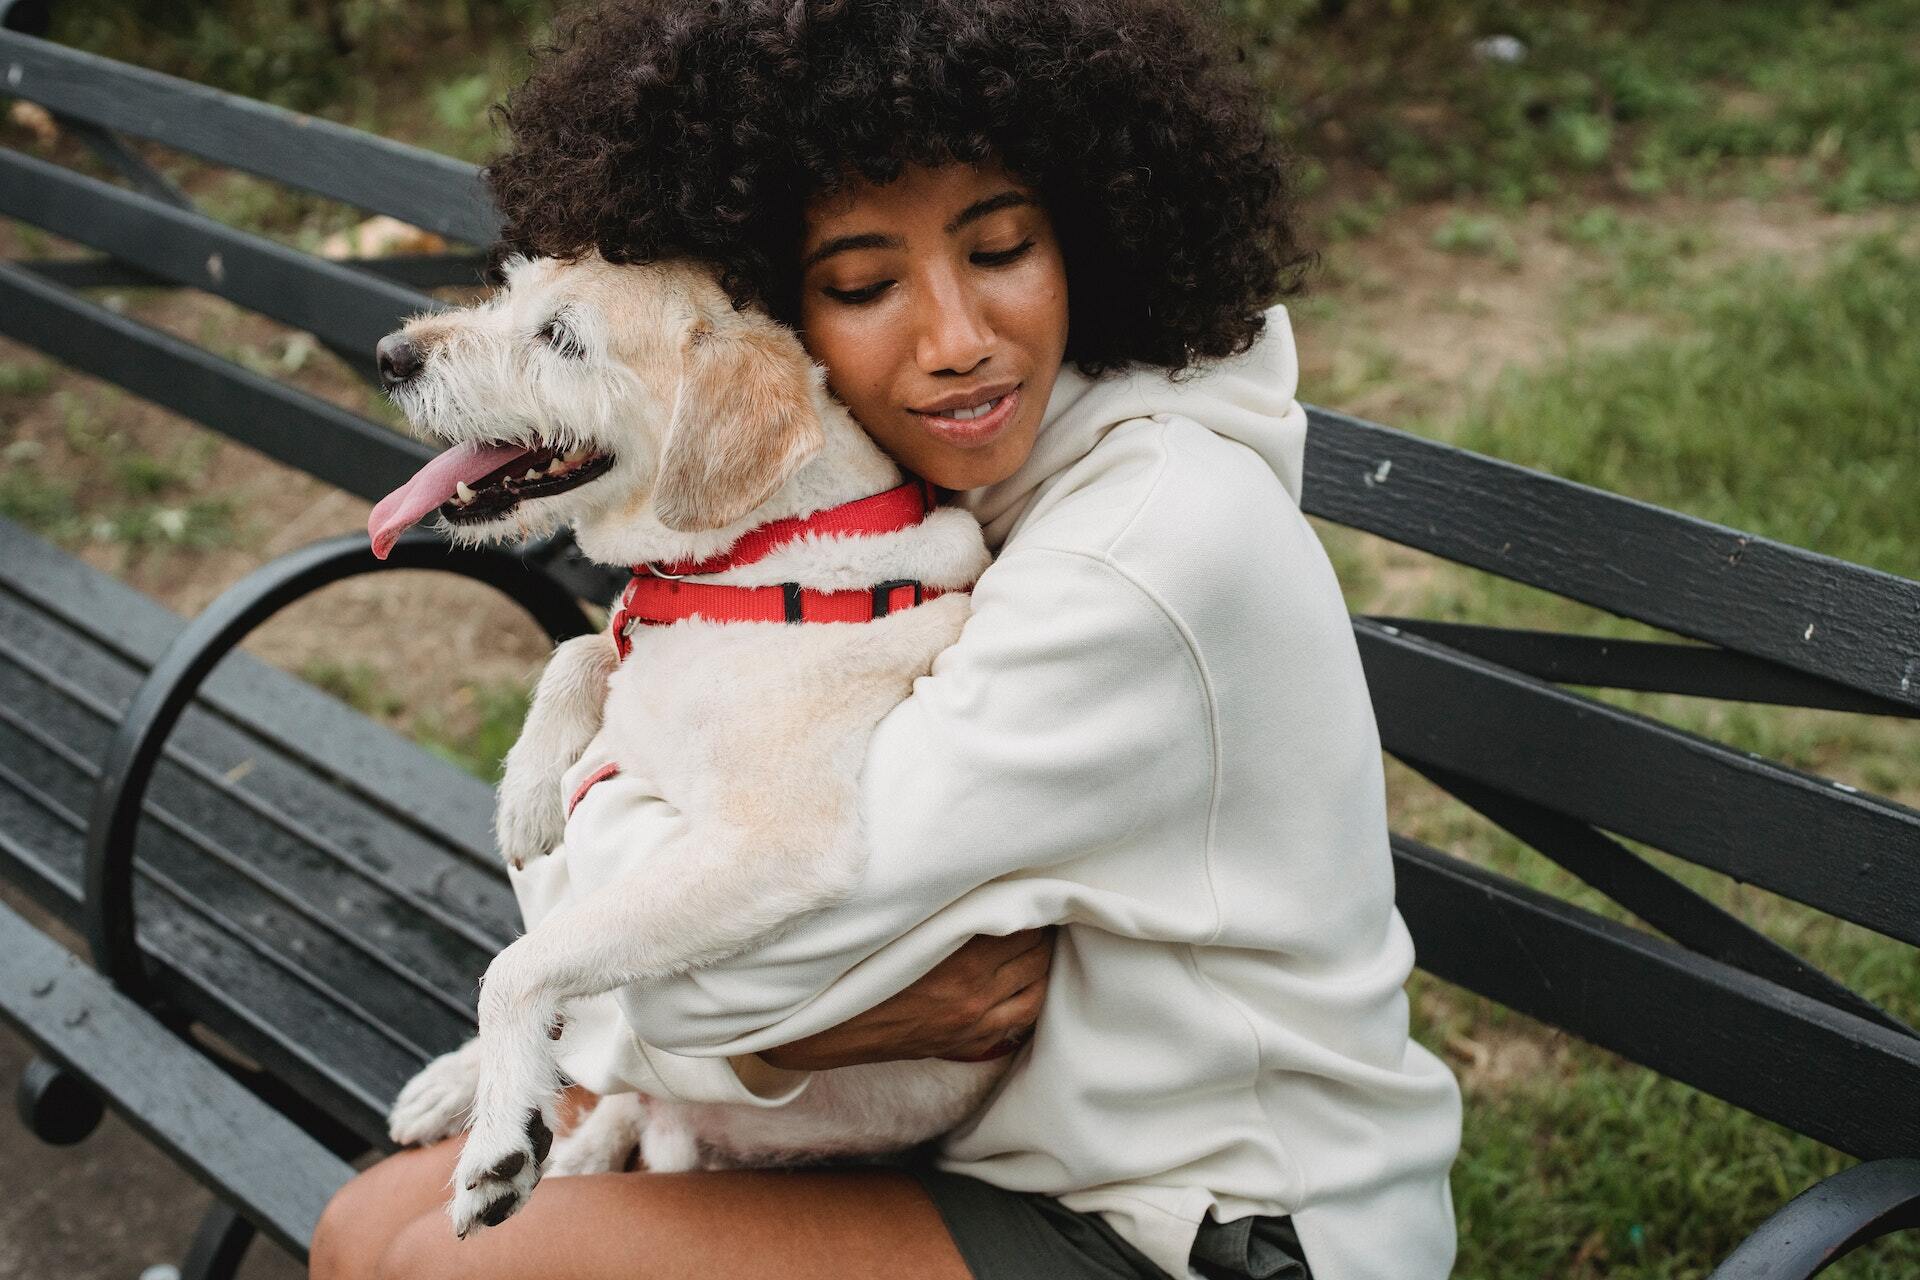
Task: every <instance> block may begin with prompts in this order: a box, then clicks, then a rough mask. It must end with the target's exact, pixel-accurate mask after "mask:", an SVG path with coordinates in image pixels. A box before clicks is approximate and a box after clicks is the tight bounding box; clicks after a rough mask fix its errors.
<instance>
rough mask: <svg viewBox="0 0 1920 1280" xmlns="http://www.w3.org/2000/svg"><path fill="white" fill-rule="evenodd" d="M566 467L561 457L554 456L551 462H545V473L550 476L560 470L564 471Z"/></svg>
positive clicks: (558, 472) (557, 473) (555, 474)
mask: <svg viewBox="0 0 1920 1280" xmlns="http://www.w3.org/2000/svg"><path fill="white" fill-rule="evenodd" d="M566 469H567V464H566V461H565V460H564V459H562V458H555V459H554V460H553V461H552V462H549V463H548V464H547V474H548V475H550V476H557V475H559V474H560V473H561V472H562V471H565V470H566Z"/></svg>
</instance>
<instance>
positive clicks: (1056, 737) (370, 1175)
mask: <svg viewBox="0 0 1920 1280" xmlns="http://www.w3.org/2000/svg"><path fill="white" fill-rule="evenodd" d="M1262 118H1263V108H1262V106H1261V104H1260V103H1259V101H1258V99H1257V97H1256V96H1255V95H1254V94H1253V93H1252V92H1251V90H1250V89H1249V88H1248V87H1247V86H1246V85H1245V84H1244V83H1243V82H1241V81H1240V80H1238V79H1237V78H1235V77H1234V76H1233V75H1231V74H1230V73H1229V71H1228V70H1227V69H1226V67H1225V64H1224V61H1223V58H1222V56H1221V54H1220V52H1219V50H1218V47H1217V45H1216V43H1215V42H1214V40H1213V38H1212V37H1211V36H1210V35H1209V34H1208V33H1207V32H1206V31H1204V30H1203V29H1202V28H1200V27H1198V26H1197V25H1196V24H1195V22H1194V20H1193V19H1192V18H1191V17H1189V16H1188V15H1187V14H1186V12H1185V10H1183V9H1182V8H1180V7H1178V5H1177V0H1071V2H1070V0H844V2H842V3H827V2H813V3H810V2H809V0H778V2H775V0H732V2H730V3H713V4H706V5H699V4H691V5H689V4H683V3H678V2H677V0H652V2H647V0H628V2H624V3H609V4H604V5H602V6H601V7H599V8H596V9H591V10H587V11H584V12H577V13H576V14H574V15H573V17H572V18H571V20H570V21H569V22H568V24H567V25H566V28H565V30H564V31H563V34H562V38H561V40H560V45H559V48H558V49H557V50H556V51H553V52H551V53H550V55H549V56H548V57H547V59H546V60H545V61H544V62H542V63H541V64H540V65H539V66H538V67H537V68H536V70H535V72H534V74H533V76H532V78H531V79H530V80H529V82H528V83H527V84H526V85H525V86H524V87H523V88H522V89H520V90H519V91H518V92H517V93H516V94H515V96H514V97H513V99H512V101H511V112H510V119H511V122H512V125H513V128H514V131H515V142H516V145H515V149H514V150H513V151H512V152H511V154H509V155H508V156H507V157H505V158H504V159H503V160H501V161H500V162H499V163H497V164H496V165H494V166H493V167H492V168H491V169H490V170H489V180H490V182H491V184H492V187H493V189H494V192H495V194H496V196H497V197H498V199H499V201H500V203H501V206H502V208H503V210H504V212H505V214H506V217H507V225H506V235H505V243H506V246H507V247H510V248H514V249H519V250H521V251H524V252H534V253H551V254H562V255H564V254H568V253H575V252H579V251H580V250H582V249H583V248H585V247H587V246H597V247H598V248H599V249H600V250H601V252H603V253H604V254H606V255H607V256H608V257H610V258H616V259H622V258H624V259H650V258H655V257H665V256H673V255H693V256H696V257H700V258H702V259H704V260H706V261H709V262H712V263H714V264H716V265H717V266H718V267H719V268H720V269H721V271H722V276H723V279H724V280H725V282H726V283H727V287H728V288H729V290H730V291H731V292H733V294H734V295H735V297H736V299H737V300H739V301H740V302H742V303H757V304H759V305H763V306H765V307H767V308H768V309H769V310H770V311H771V312H772V313H773V314H775V315H776V316H777V317H779V318H781V319H783V320H785V321H787V322H788V323H790V324H792V325H794V327H795V328H796V329H797V330H798V331H799V332H800V333H801V335H802V338H803V340H804V341H805V343H806V345H807V348H808V350H809V351H810V352H811V353H812V355H813V356H814V358H815V359H816V360H817V361H818V362H819V363H820V364H822V365H823V366H824V367H825V368H826V370H827V372H828V380H829V385H830V387H831V389H832V390H833V391H834V393H835V394H836V395H838V396H839V398H840V399H841V400H842V401H844V402H845V403H846V404H847V405H848V407H849V408H850V409H851V410H852V412H853V414H854V416H855V417H856V419H857V420H858V421H859V422H860V423H861V424H862V426H864V427H865V428H866V429H867V430H868V431H869V432H870V433H871V434H872V435H873V436H874V437H875V439H876V440H878V441H879V442H880V443H881V445H882V446H883V447H885V448H886V449H888V450H889V451H890V452H891V453H892V454H893V455H894V456H895V458H896V459H897V460H898V461H900V462H901V464H902V465H903V466H905V467H907V468H909V469H911V470H913V471H914V472H916V473H918V474H920V475H922V476H925V477H926V478H928V479H930V480H932V481H933V482H935V483H936V484H938V485H940V486H941V487H943V488H944V489H947V490H952V491H955V494H954V498H953V500H954V501H957V502H959V503H961V504H963V505H965V506H967V507H968V508H969V509H970V510H972V511H973V512H974V513H975V514H977V515H978V516H979V517H980V519H981V521H982V523H983V525H984V526H985V528H986V530H987V535H988V543H989V546H991V547H992V548H994V550H995V551H996V553H997V557H998V558H997V559H996V561H995V563H994V564H993V565H992V566H991V567H990V568H989V569H988V570H987V571H986V572H985V573H984V574H983V575H982V577H981V579H980V581H979V583H978V585H977V587H976V588H975V591H974V601H973V610H974V611H973V615H972V618H971V620H970V621H969V623H968V624H967V627H966V629H965V631H964V632H963V634H962V636H961V638H960V640H959V641H958V642H956V644H955V645H954V646H953V647H952V648H951V649H949V650H947V651H946V652H945V653H943V654H942V655H941V656H940V658H939V659H938V660H937V661H936V663H935V666H934V668H933V672H932V674H931V675H930V676H928V677H925V678H923V679H922V680H920V681H918V682H917V683H916V685H915V690H914V693H913V695H912V696H911V697H909V698H908V699H907V700H906V701H905V702H903V703H902V704H901V705H900V706H899V707H898V708H896V710H895V711H894V712H892V713H890V714H889V715H888V716H887V717H886V719H885V720H883V721H882V723H881V724H880V725H879V726H878V728H877V729H876V730H875V733H874V735H873V740H872V745H871V747H870V749H869V753H868V757H867V763H866V768H865V770H864V772H863V774H862V789H863V794H862V808H863V818H864V819H865V822H866V826H867V832H868V837H869V846H870V850H871V864H870V867H869V871H868V874H867V878H866V881H865V882H864V883H863V885H862V886H861V888H860V890H859V891H858V892H856V894H855V895H854V896H853V898H852V899H851V900H850V901H849V902H848V903H846V904H845V905H844V906H840V907H835V908H831V909H829V910H827V911H823V912H821V913H819V914H818V915H817V916H815V917H810V918H809V919H808V920H806V921H804V922H802V923H801V924H800V925H799V926H798V927H797V928H796V929H794V930H793V931H792V932H791V933H789V934H787V935H785V936H783V937H782V938H781V939H779V940H778V941H777V942H775V943H772V944H769V945H768V946H766V947H763V948H760V949H758V950H756V951H754V952H752V953H749V954H747V955H745V956H741V957H737V958H736V959H734V960H732V961H728V962H726V963H724V964H721V965H716V966H713V967H711V968H709V969H705V970H702V971H699V972H698V973H694V974H690V975H687V976H685V977H684V978H681V979H676V980H675V981H673V982H670V983H667V984H664V985H662V986H661V987H660V988H658V990H657V991H655V992H653V993H652V994H651V995H650V996H648V997H647V999H646V1000H645V1001H642V1002H639V1003H630V1004H629V1006H628V1008H629V1015H630V1016H631V1017H633V1018H635V1019H636V1024H635V1031H636V1032H637V1033H638V1034H639V1035H640V1036H641V1037H642V1038H643V1039H645V1040H646V1041H648V1042H649V1043H651V1044H655V1045H658V1046H662V1047H664V1048H666V1049H669V1050H676V1051H678V1052H680V1053H682V1054H686V1055H691V1056H695V1057H700V1058H705V1059H708V1060H709V1062H710V1064H711V1065H713V1066H714V1067H715V1069H716V1070H717V1071H719V1072H721V1073H722V1074H723V1075H724V1076H725V1077H726V1079H727V1081H728V1082H730V1085H731V1088H732V1090H733V1091H734V1092H733V1094H732V1095H729V1096H736V1097H757V1098H760V1099H762V1100H768V1101H773V1100H778V1099H779V1098H781V1097H784V1096H789V1095H791V1094H792V1093H793V1092H795V1091H797V1090H799V1089H803V1088H805V1087H806V1084H807V1079H808V1077H807V1074H806V1073H807V1072H808V1071H810V1070H814V1069H819V1068H823V1067H830V1066H836V1065H842V1064H846V1063H852V1062H860V1061H874V1060H881V1059H887V1058H905V1057H919V1056H934V1055H938V1056H954V1057H964V1056H979V1055H980V1054H981V1053H983V1052H989V1051H992V1050H993V1049H994V1048H996V1046H997V1047H1001V1048H1004V1047H1007V1046H1008V1045H1010V1044H1014V1043H1019V1042H1020V1041H1021V1039H1022V1038H1023V1036H1024V1034H1025V1031H1026V1028H1027V1027H1028V1026H1032V1028H1033V1030H1032V1035H1031V1038H1030V1039H1028V1040H1026V1042H1025V1043H1024V1044H1023V1045H1022V1046H1021V1051H1020V1054H1019V1056H1018V1057H1017V1058H1015V1060H1014V1063H1013V1065H1012V1067H1011V1069H1010V1071H1009V1074H1008V1076H1007V1077H1006V1079H1005V1081H1004V1082H1003V1083H1002V1085H1001V1086H1000V1087H999V1088H998V1089H997V1090H996V1092H995V1094H994V1095H993V1097H992V1098H991V1099H990V1100H989V1102H988V1103H987V1105H986V1106H985V1107H984V1108H983V1110H982V1111H981V1113H980V1114H979V1115H977V1116H976V1117H974V1118H973V1119H972V1120H970V1121H969V1122H968V1123H967V1124H965V1125H963V1126H962V1127H961V1129H960V1130H958V1131H956V1132H955V1133H953V1134H951V1135H948V1137H947V1138H946V1139H945V1140H944V1141H943V1143H942V1144H941V1146H940V1149H939V1151H938V1153H937V1159H936V1160H927V1159H922V1160H903V1161H900V1162H896V1164H895V1165H894V1166H891V1167H878V1166H875V1167H855V1168H849V1167H836V1168H831V1169H816V1170H809V1171H804V1172H785V1173H781V1172H727V1173H712V1174H693V1175H659V1174H649V1173H646V1172H644V1171H641V1172H632V1173H624V1174H607V1175H600V1176H594V1177H582V1178H560V1179H550V1180H549V1181H547V1182H545V1183H543V1184H542V1185H541V1187H540V1188H539V1190H538V1192H537V1193H536V1194H535V1195H534V1197H533V1199H532V1200H531V1202H530V1204H529V1205H528V1207H527V1208H526V1209H524V1210H523V1211H522V1212H521V1213H520V1214H519V1215H518V1216H516V1217H514V1218H513V1219H511V1220H509V1221H508V1222H507V1223H506V1224H505V1225H503V1226H501V1227H499V1228H497V1229H493V1230H489V1231H486V1232H482V1233H480V1234H479V1235H477V1236H475V1237H473V1238H471V1239H469V1240H467V1241H464V1242H456V1241H455V1240H454V1239H453V1237H452V1235H451V1232H450V1230H449V1228H448V1226H447V1222H446V1219H445V1217H444V1216H443V1214H442V1204H443V1201H444V1197H445V1182H446V1178H447V1176H448V1172H449V1170H450V1169H451V1168H452V1165H453V1162H454V1159H455V1155H456V1152H455V1150H454V1148H455V1147H456V1145H457V1144H456V1143H455V1142H448V1143H443V1144H439V1145H438V1146H436V1147H433V1148H428V1149H426V1150H424V1151H415V1152H406V1153H402V1154H401V1155H399V1156H396V1157H393V1158H392V1159H390V1160H387V1161H385V1162H383V1163H381V1164H380V1165H377V1166H375V1167H374V1168H373V1169H371V1170H369V1171H368V1172H367V1173H365V1174H363V1175H361V1177H359V1178H358V1179H356V1180H355V1182H354V1183H352V1184H351V1185H350V1186H349V1187H348V1188H346V1189H345V1190H344V1191H343V1192H342V1193H341V1195H340V1196H339V1197H338V1198H337V1199H336V1200H335V1202H334V1204H333V1205H332V1206H330V1208H329V1211H328V1214H327V1216H326V1218H325V1219H324V1220H323V1222H322V1224H321V1230H320V1232H319V1233H318V1235H317V1236H316V1239H315V1244H314V1254H313V1274H314V1275H315V1276H316V1277H323V1276H324V1277H364V1276H380V1277H408V1278H409V1280H418V1278H421V1277H432V1276H437V1275H449V1276H451V1275H459V1276H463V1277H493V1276H498V1277H510V1276H512V1277H519V1276H539V1277H555V1278H556V1280H558V1278H565V1277H580V1278H582V1280H585V1278H587V1277H608V1278H612V1277H621V1278H623V1280H634V1278H638V1277H651V1276H669V1275H671V1276H679V1275H687V1276H692V1275H700V1276H703V1277H717V1276H747V1275H761V1274H779V1275H782V1276H795V1277H808V1276H820V1277H848V1276H868V1275H871V1276H915V1277H919V1276H925V1277H954V1278H956V1280H960V1278H964V1277H967V1276H969V1275H971V1276H975V1277H979V1278H980V1280H1020V1278H1022V1277H1040V1276H1046V1277H1066V1278H1071V1277H1081V1276H1085V1277H1093V1276H1101V1277H1146V1278H1148V1280H1153V1278H1155V1277H1162V1276H1167V1275H1173V1276H1186V1275H1190V1274H1197V1275H1204V1276H1209V1277H1217V1276H1253V1275H1258V1276H1262V1277H1275V1276H1279V1277H1290V1278H1296V1280H1297V1278H1298V1277H1304V1276H1307V1275H1308V1274H1309V1271H1308V1268H1309V1267H1310V1268H1311V1275H1312V1276H1314V1277H1318V1280H1363V1278H1367V1280H1386V1278H1388V1277H1392V1278H1393V1280H1437V1278H1438V1277H1440V1276H1443V1275H1445V1274H1446V1272H1447V1270H1448V1269H1449V1267H1450V1266H1451V1262H1452V1257H1453V1245H1454V1234H1453V1222H1452V1211H1451V1202H1450V1200H1449V1198H1448V1190H1447V1180H1446V1179H1447V1170H1448V1168H1449V1166H1450V1164H1451V1161H1452V1159H1453V1156H1454V1153H1455V1151H1456V1149H1457V1145H1458V1140H1459V1099H1458V1093H1457V1090H1456V1089H1455V1087H1454V1084H1453V1081H1452V1078H1451V1076H1450V1075H1449V1074H1448V1073H1447V1071H1446V1070H1445V1068H1444V1067H1442V1066H1441V1065H1440V1064H1439V1063H1438V1061H1436V1060H1435V1059H1434V1058H1433V1057H1432V1056H1431V1055H1429V1054H1427V1053H1426V1052H1425V1051H1423V1050H1422V1049H1421V1048H1420V1047H1419V1046H1417V1045H1415V1044H1412V1043H1411V1042H1410V1041H1409V1040H1408V1038H1407V1009H1406V1001H1405V997H1404V994H1403V993H1402V990H1401V987H1402V984H1403V983H1404V981H1405V979H1406V976H1407V973H1408V971H1409V968H1410V966H1411V964H1412V949H1411V944H1410V943H1409V941H1408V938H1407V934H1406V930H1405V928H1404V926H1403V925H1402V923H1401V921H1400V918H1399V916H1398V914H1397V913H1396V912H1395V910H1394V908H1393V902H1392V872H1391V864H1390V861H1389V856H1388V850H1387V843H1386V826H1385V813H1384V797H1383V789H1382V779H1381V770H1380V760H1379V748H1378V741H1377V737H1376V735H1375V731H1374V725H1373V719H1372V715H1371V709H1370V707H1369V704H1368V702H1367V698H1366V693H1365V687H1364V684H1363V681H1362V677H1361V672H1360V668H1359V663H1358V658H1357V654H1356V652H1355V649H1354V644H1353V640H1352V636H1351V631H1350V629H1349V627H1348V624H1347V619H1346V614H1345V610H1344V607H1343V605H1342V602H1341V599H1340V594H1339V588H1338V584H1337V583H1336V582H1335V580H1334V578H1333V575H1332V572H1331V570H1330V569H1329V567H1328V565H1327V562H1326V559H1325V556H1324V554H1323V553H1322V552H1321V550H1320V547H1319V545H1318V543H1317V541H1316V540H1315V539H1314V536H1313V534H1312V531H1311V529H1310V528H1309V527H1308V525H1307V524H1306V522H1305V520H1304V518H1303V517H1302V516H1301V514H1300V512H1299V508H1298V505H1297V496H1298V493H1299V486H1300V479H1301V475H1300V470H1301V454H1302V447H1303V439H1304V431H1305V417H1304V414H1303V413H1302V412H1301V410H1300V408H1299V406H1298V405H1297V404H1296V403H1295V402H1294V400H1293V391H1294V383H1295V377H1296V366H1295V361H1294V353H1293V346H1292V339H1291V334H1290V331H1289V329H1288V325H1287V316H1286V312H1285V310H1284V309H1283V308H1280V307H1278V306H1271V307H1269V306H1268V304H1269V303H1270V302H1271V300H1272V299H1273V298H1274V297H1276V296H1278V295H1280V294H1282V293H1284V292H1286V291H1288V290H1289V289H1290V288H1291V287H1293V286H1294V284H1295V283H1296V282H1297V276H1298V272H1299V270H1300V268H1301V266H1302V265H1303V255H1302V254H1301V253H1300V252H1299V250H1298V248H1297V246H1296V244H1295V241H1294V238H1293V235H1292V231H1291V224H1290V222H1289V221H1288V216H1287V206H1286V195H1287V183H1286V172H1285V167H1284V164H1283V162H1282V160H1281V158H1280V156H1279V155H1278V153H1277V151H1276V148H1275V146H1274V144H1273V142H1272V141H1271V140H1270V138H1269V137H1268V136H1267V134H1266V132H1265V130H1264V129H1263V127H1262V123H1261V121H1262ZM1175 375H1180V376H1175ZM962 402H964V404H963V403H962ZM618 785H619V780H618V779H615V780H614V782H613V783H610V784H607V785H606V786H603V787H602V788H598V789H596V791H595V793H594V795H593V796H589V797H588V799H587V800H586V801H584V802H583V803H594V802H595V800H594V796H598V795H600V794H601V793H602V792H603V791H607V790H608V789H609V788H611V787H616V786H618ZM1053 925H1058V926H1061V927H1060V930H1059V932H1058V934H1057V946H1056V947H1055V949H1054V953H1053V961H1052V969H1051V972H1050V973H1048V972H1047V970H1046V950H1045V948H1044V947H1042V946H1039V945H1036V943H1035V938H1034V935H1031V934H1029V933H1027V932H1025V931H1027V930H1031V929H1035V928H1037V927H1042V926H1053ZM975 935H982V936H981V937H979V938H978V939H977V940H976V941H974V942H971V943H968V942H966V940H967V939H968V938H970V937H974V936H975ZM963 944H964V945H963ZM956 948H957V949H956ZM1043 974H1045V975H1046V981H1045V983H1044V984H1042V983H1041V982H1040V978H1041V977H1042V975H1043ZM956 990H957V991H959V992H964V993H965V994H964V995H956V994H954V993H955V992H956ZM1042 996H1044V1003H1043V1004H1040V1005H1039V1008H1038V1019H1037V1023H1036V1022H1035V1020H1034V1015H1035V1012H1036V1009H1035V1006H1036V1004H1037V1003H1038V1002H1039V1001H1040V998H1041V997H1042ZM736 1073H737V1075H736ZM722 1092H723V1093H724V1092H725V1091H724V1090H723V1091H722Z"/></svg>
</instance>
